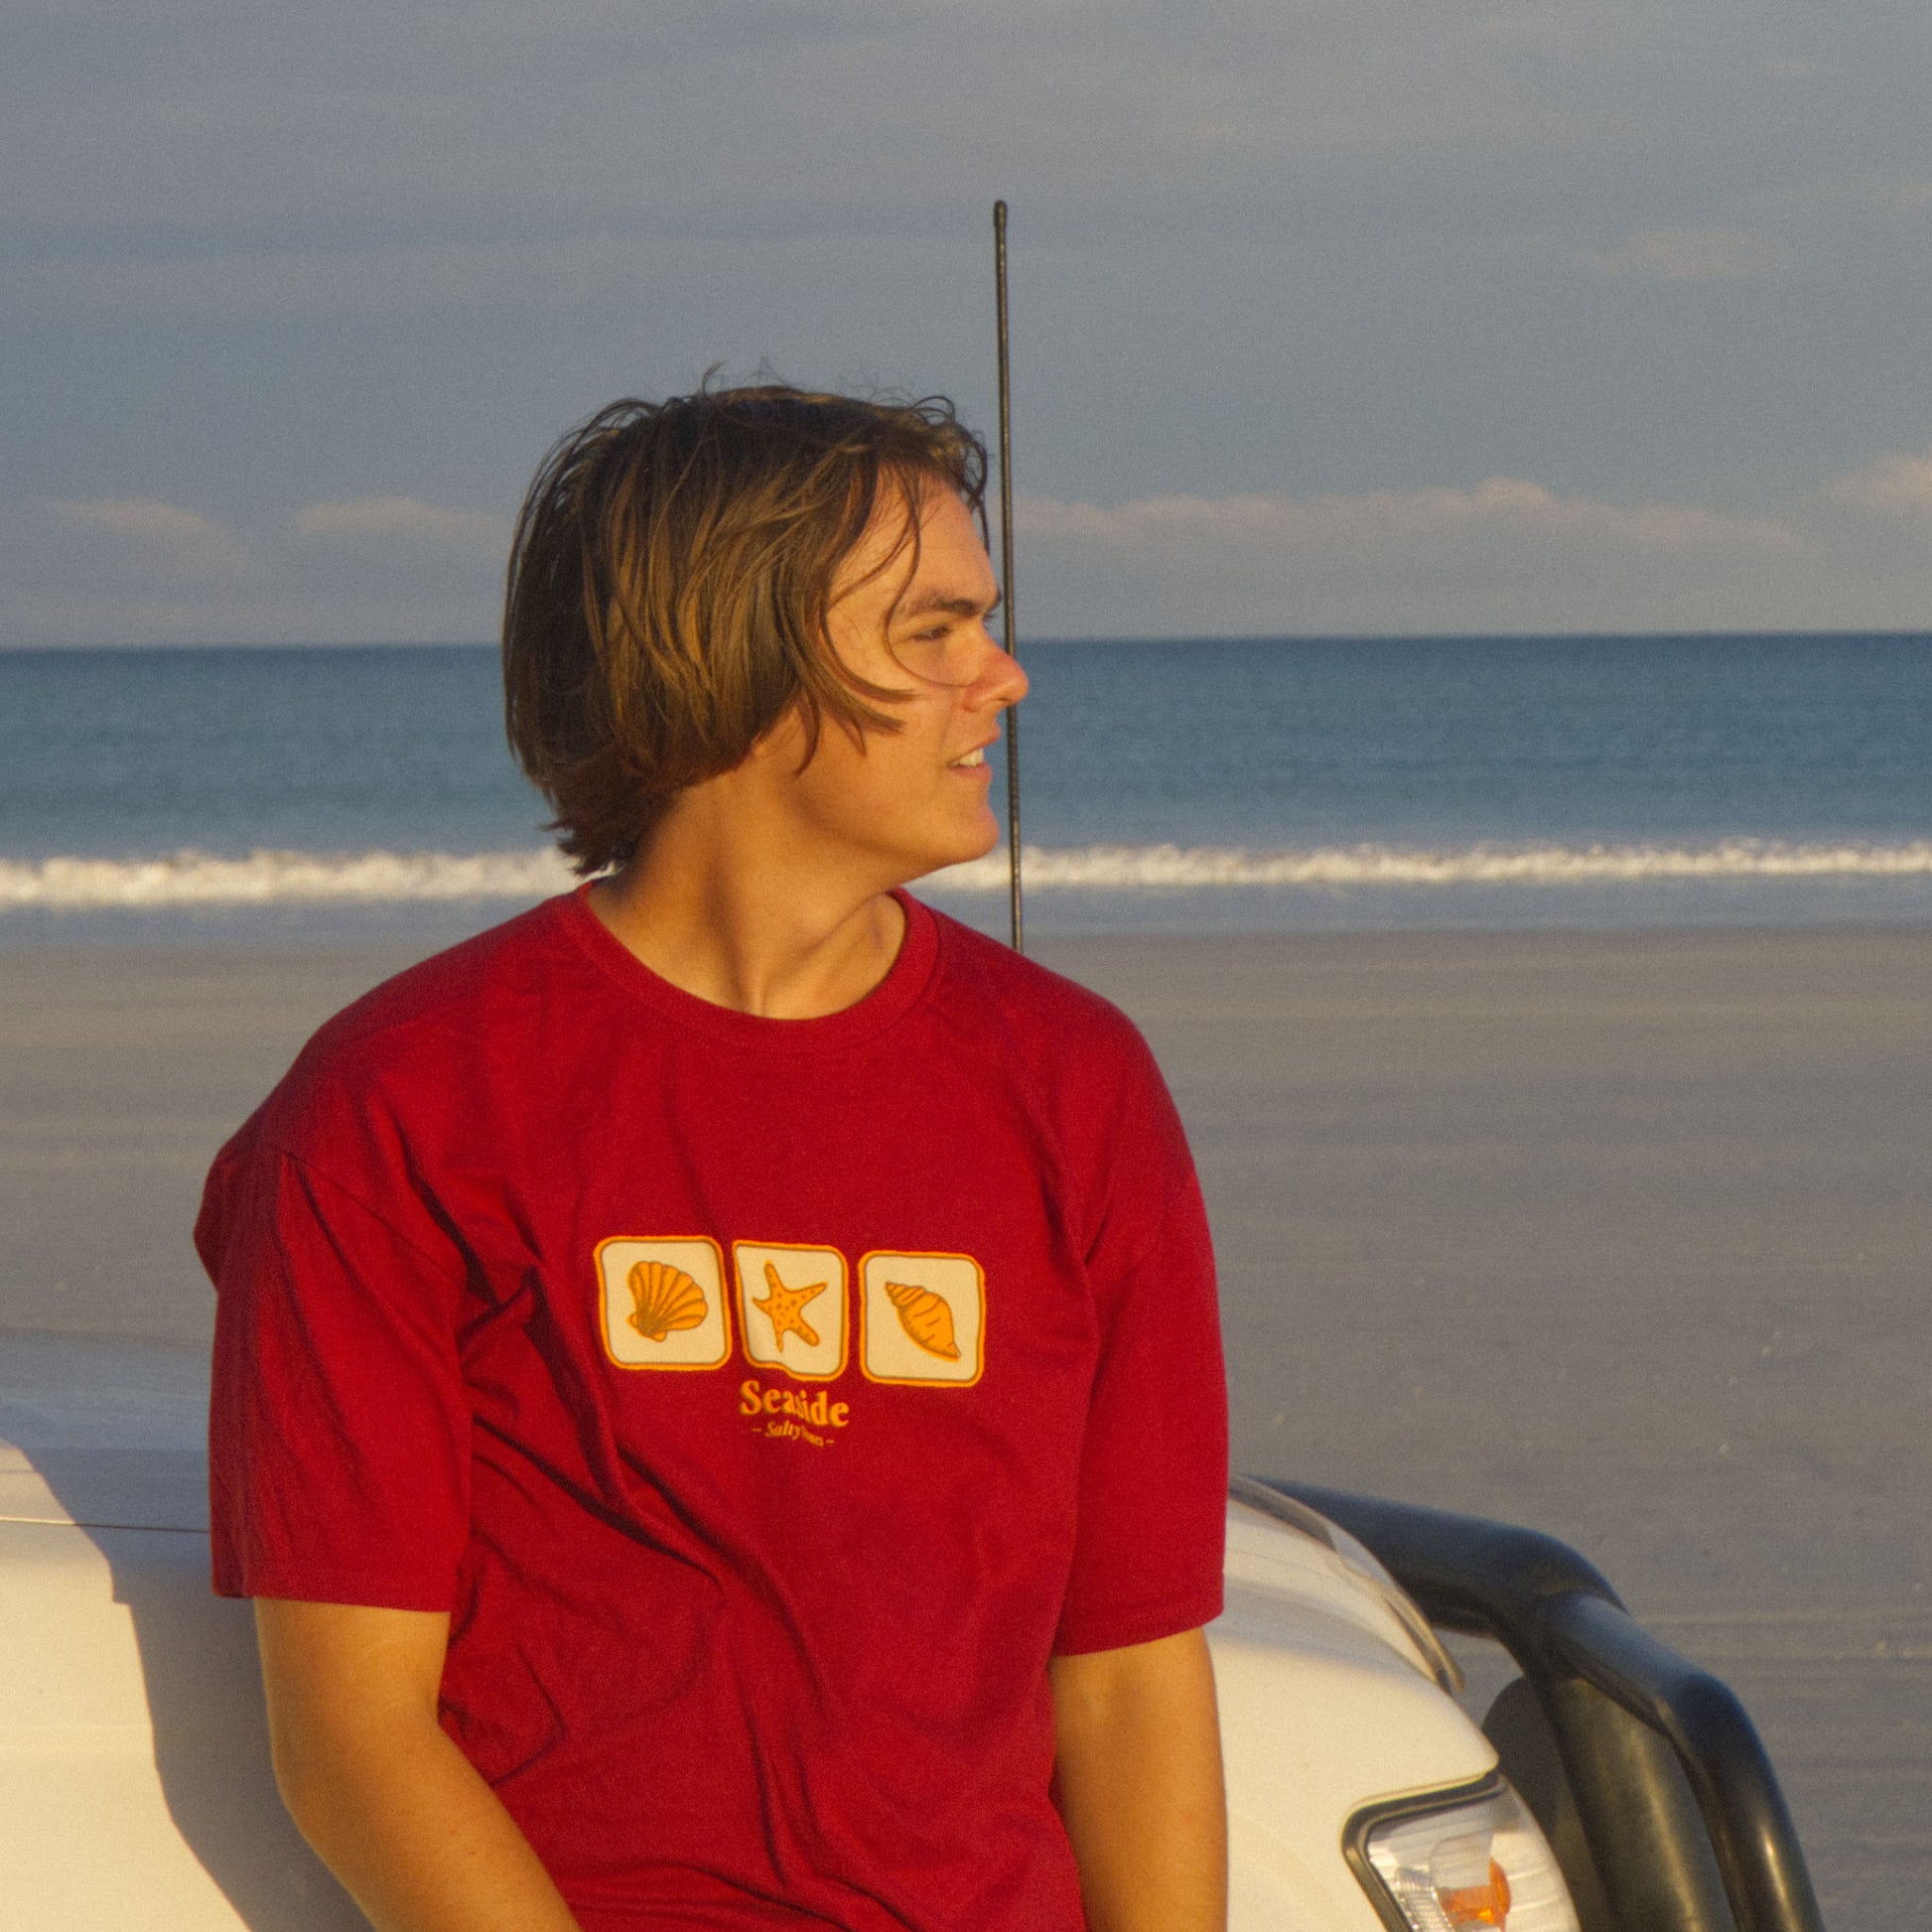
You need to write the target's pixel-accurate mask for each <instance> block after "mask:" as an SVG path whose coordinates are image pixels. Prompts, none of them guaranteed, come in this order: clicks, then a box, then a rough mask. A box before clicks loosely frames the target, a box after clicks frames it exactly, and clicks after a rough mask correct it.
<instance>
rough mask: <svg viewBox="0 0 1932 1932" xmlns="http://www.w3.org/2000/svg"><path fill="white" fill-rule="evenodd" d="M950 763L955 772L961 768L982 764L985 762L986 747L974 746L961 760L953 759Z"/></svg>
mask: <svg viewBox="0 0 1932 1932" xmlns="http://www.w3.org/2000/svg"><path fill="white" fill-rule="evenodd" d="M952 762H953V769H954V770H955V771H956V770H958V769H960V768H961V767H962V766H970V765H975V764H984V763H985V762H986V747H985V746H984V745H976V746H975V747H974V748H973V749H972V750H971V751H970V752H968V753H967V754H966V756H965V757H964V758H963V759H953V761H952Z"/></svg>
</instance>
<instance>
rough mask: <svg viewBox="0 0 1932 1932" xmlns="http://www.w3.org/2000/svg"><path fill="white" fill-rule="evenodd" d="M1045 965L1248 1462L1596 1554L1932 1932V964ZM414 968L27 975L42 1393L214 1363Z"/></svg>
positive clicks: (1858, 1884) (393, 961) (1132, 951)
mask: <svg viewBox="0 0 1932 1932" xmlns="http://www.w3.org/2000/svg"><path fill="white" fill-rule="evenodd" d="M1037 950H1038V952H1039V954H1040V956H1041V957H1042V958H1044V959H1045V960H1046V961H1047V962H1048V963H1049V964H1052V965H1054V966H1057V967H1059V968H1060V969H1062V970H1064V971H1067V972H1070V973H1072V974H1073V975H1074V976H1075V977H1077V978H1080V979H1082V980H1084V981H1086V982H1087V983H1089V984H1091V985H1093V986H1095V987H1098V988H1099V989H1100V990H1102V991H1103V992H1105V993H1107V994H1108V995H1109V996H1110V997H1112V998H1114V999H1115V1000H1117V1001H1118V1002H1119V1003H1120V1004H1121V1005H1122V1006H1124V1007H1125V1008H1126V1009H1127V1010H1128V1011H1129V1012H1130V1013H1131V1014H1133V1015H1134V1017H1135V1018H1136V1019H1137V1020H1138V1021H1139V1022H1140V1023H1141V1025H1142V1026H1143V1028H1144V1029H1145V1030H1146V1032H1147V1033H1148V1035H1149V1037H1150V1038H1151V1039H1152V1041H1153V1042H1154V1045H1155V1048H1156V1050H1157V1051H1158V1053H1159V1054H1160V1057H1161V1060H1162V1063H1163V1065H1164V1066H1165V1067H1166V1069H1167V1071H1168V1075H1169V1078H1170V1080H1171V1082H1172V1083H1173V1088H1174V1092H1175V1095H1176V1097H1177V1099H1178V1101H1179V1103H1180V1107H1181V1110H1182V1113H1183V1115H1184V1116H1185V1118H1186V1120H1187V1123H1188V1127H1189V1131H1190V1133H1191V1135H1192V1138H1193V1143H1194V1148H1195V1152H1196V1156H1197V1159H1198V1161H1199V1165H1200V1169H1201V1173H1202V1178H1203V1181H1204V1184H1205V1187H1206V1191H1207V1196H1208V1202H1209V1207H1210V1210H1211V1212H1212V1215H1213V1220H1214V1225H1215V1230H1216V1240H1217V1245H1218V1249H1219V1253H1220V1259H1221V1266H1222V1276H1223V1285H1224V1286H1223V1294H1224V1301H1225V1309H1226V1317H1225V1318H1226V1330H1227V1338H1228V1344H1229V1363H1230V1374H1231V1379H1232V1387H1233V1395H1234V1415H1235V1446H1236V1461H1237V1465H1238V1466H1240V1467H1243V1468H1246V1469H1251V1470H1255V1471H1257V1472H1261V1473H1270V1474H1284V1475H1295V1476H1301V1477H1306V1478H1308V1479H1311V1480H1314V1481H1320V1482H1325V1483H1330V1484H1334V1485H1336V1486H1341V1487H1349V1488H1357V1489H1365V1490H1371V1491H1377V1492H1381V1493H1386V1494H1390V1495H1397V1496H1405V1497H1409V1498H1413V1499H1415V1500H1419V1501H1425V1502H1432V1503H1440V1504H1443V1505H1447V1506H1450V1507H1454V1508H1460V1509H1467V1510H1472V1511H1475V1512H1478V1513H1483V1514H1489V1515H1497V1516H1505V1517H1511V1518H1515V1519H1517V1520H1521V1521H1525V1522H1529V1523H1533V1524H1535V1525H1537V1526H1538V1527H1540V1528H1544V1529H1547V1530H1550V1531H1553V1532H1555V1533H1556V1534H1558V1535H1560V1536H1562V1537H1564V1538H1566V1539H1567V1540H1569V1541H1571V1542H1573V1543H1575V1544H1577V1545H1578V1546H1579V1547H1580V1548H1582V1549H1583V1550H1584V1551H1585V1552H1586V1553H1587V1555H1589V1556H1590V1557H1591V1558H1592V1559H1593V1560H1594V1561H1595V1562H1596V1563H1597V1564H1598V1565H1599V1567H1601V1568H1602V1569H1603V1570H1604V1571H1605V1572H1606V1573H1607V1574H1608V1576H1609V1577H1610V1578H1611V1580H1612V1581H1613V1582H1614V1583H1615V1584H1616V1585H1617V1586H1618V1587H1619V1588H1620V1589H1621V1590H1622V1591H1623V1593H1624V1595H1625V1597H1626V1599H1627V1600H1628V1601H1629V1603H1630V1604H1631V1607H1632V1608H1633V1609H1634V1610H1636V1611H1637V1613H1638V1614H1639V1615H1641V1616H1643V1617H1644V1618H1645V1619H1646V1620H1648V1621H1649V1622H1651V1623H1652V1624H1653V1625H1654V1626H1655V1627H1656V1628H1657V1629H1658V1630H1659V1631H1660V1632H1661V1633H1662V1634H1664V1635H1665V1636H1667V1637H1668V1638H1669V1639H1670V1640H1671V1641H1673V1642H1675V1643H1677V1644H1678V1645H1679V1646H1680V1647H1681V1648H1683V1649H1685V1650H1686V1651H1688V1652H1690V1653H1691V1654H1693V1655H1694V1656H1697V1657H1699V1658H1701V1659H1703V1660H1705V1661H1707V1662H1708V1663H1710V1664H1711V1665H1712V1666H1714V1667H1715V1668H1716V1669H1718V1670H1719V1671H1720V1672H1721V1673H1722V1674H1724V1675H1725V1677H1727V1678H1728V1679H1729V1680H1730V1681H1731V1682H1732V1683H1733V1684H1734V1685H1735V1687H1736V1688H1737V1689H1738V1690H1739V1691H1740V1693H1741V1694H1742V1695H1743V1696H1744V1698H1745V1700H1746V1703H1747V1704H1748V1705H1749V1707H1750V1709H1751V1711H1752V1713H1753V1715H1754V1716H1755V1717H1756V1719H1757V1720H1758V1723H1759V1725H1760V1728H1761V1729H1762V1731H1763V1733H1764V1736H1765V1739H1766V1742H1767V1743H1768V1745H1769V1746H1770V1749H1771V1752H1772V1755H1773V1758H1774V1760H1775V1761H1776V1763H1777V1764H1778V1766H1779V1769H1780V1771H1781V1773H1782V1775H1783V1777H1784V1779H1785V1783H1786V1789H1787V1794H1788V1796H1789V1797H1790V1799H1791V1802H1792V1805H1793V1809H1794V1811H1795V1812H1796V1814H1797V1818H1798V1822H1799V1826H1800V1829H1801V1832H1802V1833H1803V1836H1804V1839H1805V1842H1806V1846H1807V1850H1808V1852H1809V1854H1810V1856H1811V1860H1812V1863H1813V1868H1814V1874H1815V1876H1816V1877H1817V1879H1818V1881H1819V1885H1820V1890H1821V1893H1822V1895H1823V1899H1824V1904H1825V1910H1826V1915H1827V1918H1828V1921H1829V1922H1830V1923H1831V1924H1832V1925H1833V1926H1834V1927H1835V1928H1841V1932H1850V1929H1851V1928H1858V1927H1869V1928H1873V1932H1876V1929H1877V1928H1880V1927H1885V1926H1890V1925H1893V1924H1900V1923H1904V1922H1907V1919H1908V1916H1909V1915H1910V1914H1912V1913H1915V1912H1916V1911H1917V1909H1918V1906H1919V1901H1920V1898H1921V1896H1922V1892H1923V1886H1924V1882H1925V1878H1926V1875H1927V1873H1928V1872H1929V1871H1932V1823H1928V1820H1932V1527H1928V1508H1927V1498H1928V1497H1932V1294H1928V1259H1929V1258H1932V1008H1929V1007H1928V1003H1927V1001H1926V998H1925V992H1926V986H1927V981H1928V974H1932V930H1918V931H1914V930H1897V931H1856V930H1843V929H1841V930H1813V931H1803V932H1782V933H1769V932H1756V931H1706V932H1697V933H1689V932H1646V933H1631V932H1621V933H1614V934H1602V935H1588V934H1557V933H1531V934H1525V933H1514V934H1455V935H1432V936H1423V935H1347V936H1335V937H1323V938H1296V939H1287V938H1279V937H1270V938H1252V939H1238V938H1237V939H1213V940H1207V939H1132V940H1128V939H1085V940H1078V941H1074V940H1059V941H1045V942H1042V943H1041V944H1040V945H1039V947H1038V948H1037ZM411 956H412V955H411V953H410V952H409V951H408V950H407V949H406V948H399V947H395V946H389V947H382V948H376V947H345V948H328V947H311V948H308V949H305V950H294V949H274V948H261V949H258V950H248V949H239V948H230V949H213V948H209V949H201V950H197V949H193V948H181V949H162V948H154V949H147V950H120V951H114V950H107V949H100V950H72V951H64V952H56V951H40V950H37V951H27V950H21V951H12V952H0V1014H4V1020H0V1036H4V1039H5V1041H6V1051H5V1053H4V1056H0V1227H4V1229H5V1237H4V1243H0V1358H4V1356H5V1353H6V1351H7V1350H8V1349H9V1348H10V1347H11V1349H12V1350H13V1353H14V1360H15V1362H16V1364H18V1363H20V1362H22V1361H24V1360H26V1359H28V1357H29V1356H30V1355H31V1352H32V1350H33V1349H34V1348H36V1347H41V1346H46V1345H48V1344H47V1343H46V1342H44V1341H41V1340H37V1339H35V1337H36V1336H37V1335H38V1336H46V1335H49V1334H55V1335H62V1334H65V1335H112V1336H117V1337H122V1338H138V1339H141V1340H144V1341H147V1342H151V1343H153V1344H156V1345H157V1346H159V1347H163V1348H174V1349H193V1348H197V1347H199V1346H201V1345H203V1344H204V1343H205V1341H206V1337H207V1332H208V1327H209V1322H210V1314H211V1309H210V1299H211V1298H210V1296H209V1292H208V1291H207V1287H206V1285H205V1284H204V1283H203V1282H202V1280H201V1278H200V1276H199V1274H198V1272H197V1270H196V1266H195V1263H194V1259H193V1255H192V1252H191V1250H190V1247H189V1243H188V1227H189V1224H190V1221H191V1219H192V1216H193V1212H194V1204H195V1200H196V1196H197V1193H198V1190H199V1185H200V1178H201V1174H202V1172H203V1170H204V1168H205V1167H206V1165H207V1159H208V1157H209V1156H210V1155H211V1154H212V1152H213V1151H214V1149H215V1147H216V1146H217V1145H218V1144H219V1142H220V1140H221V1139H222V1138H223V1137H224V1136H225V1135H226V1134H227V1133H228V1132H229V1131H230V1130H231V1129H232V1128H233V1127H234V1126H235V1125H236V1124H237V1123H238V1122H239V1121H240V1119H241V1118H242V1117H243V1116H244V1115H245V1114H246V1113H247V1111H248V1110H249V1108H250V1107H251V1106H252V1105H253V1104H254V1102H255V1101H256V1100H257V1099H258V1098H259V1097H260V1095H261V1094H262V1093H263V1092H264V1091H265V1090H266V1088H267V1087H268V1086H269V1085H270V1084H271V1083H272V1081H273V1080H274V1078H275V1076H276V1075H277V1074H278V1073H279V1071H280V1070H281V1068H282V1067H283V1066H284V1065H285V1064H286V1063H287V1061H288V1059H289V1057H290V1055H291V1054H292V1052H293V1051H294V1050H295V1048H296V1046H297V1045H298V1044H299V1043H300V1041H301V1039H302V1038H303V1036H304V1035H306V1034H307V1033H308V1032H309V1031H310V1029H311V1028H313V1027H314V1025H315V1024H316V1023H317V1022H318V1021H319V1020H321V1019H322V1018H323V1017H324V1016H326V1015H327V1014H328V1013H329V1012H330V1011H332V1010H334V1009H335V1008H336V1007H337V1006H340V1005H341V1004H343V1003H344V1002H345V1001H346V1000H347V999H349V998H351V997H352V996H353V995H354V994H355V993H356V992H358V991H359V990H361V989H362V988H363V987H365V986H366V985H368V984H370V983H371V982H372V981H373V980H375V979H377V978H379V977H381V976H383V975H384V974H386V973H387V972H389V971H392V970H394V969H395V968H396V967H398V966H400V965H402V964H403V963H405V962H406V961H407V960H408V959H409V958H410V957H411ZM15 1375H16V1378H17V1376H18V1368H16V1370H15Z"/></svg>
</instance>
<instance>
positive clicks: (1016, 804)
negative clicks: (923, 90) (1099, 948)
mask: <svg viewBox="0 0 1932 1932" xmlns="http://www.w3.org/2000/svg"><path fill="white" fill-rule="evenodd" d="M993 301H994V307H995V309H996V310H997V312H998V316H999V330H998V336H999V356H1000V615H1001V618H1002V620H1003V621H1004V624H1005V636H1004V641H1005V644H1006V650H1007V655H1008V656H1009V657H1016V658H1017V657H1018V656H1019V655H1020V652H1019V649H1018V647H1017V645H1016V643H1015V641H1014V635H1013V367H1012V362H1011V359H1010V357H1009V355H1008V352H1007V205H1006V203H1004V202H995V203H994V204H993ZM1006 732H1007V899H1008V904H1009V906H1010V908H1011V912H1012V919H1013V949H1014V951H1015V952H1017V953H1024V952H1025V951H1026V950H1027V942H1026V922H1025V919H1024V918H1023V916H1022V913H1021V907H1020V713H1019V711H1018V709H1017V708H1016V707H1015V706H1013V705H1009V706H1008V707H1007V717H1006Z"/></svg>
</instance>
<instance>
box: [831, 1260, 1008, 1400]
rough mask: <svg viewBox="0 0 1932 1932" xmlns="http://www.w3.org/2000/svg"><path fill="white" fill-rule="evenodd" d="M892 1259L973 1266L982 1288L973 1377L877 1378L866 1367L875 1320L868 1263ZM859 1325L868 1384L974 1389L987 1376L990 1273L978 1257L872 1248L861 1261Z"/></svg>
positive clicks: (863, 1371) (861, 1360)
mask: <svg viewBox="0 0 1932 1932" xmlns="http://www.w3.org/2000/svg"><path fill="white" fill-rule="evenodd" d="M888 1257H890V1258H891V1259H892V1260H894V1261H967V1262H971V1263H972V1265H973V1280H974V1281H975V1282H976V1283H977V1284H978V1286H979V1296H980V1332H979V1349H978V1358H977V1360H976V1361H975V1362H974V1364H973V1372H972V1374H971V1375H970V1376H967V1377H965V1378H963V1379H962V1378H960V1377H957V1376H950V1375H875V1374H874V1373H873V1372H872V1370H871V1369H870V1368H868V1367H867V1366H866V1350H865V1334H864V1330H865V1328H866V1326H867V1325H868V1324H870V1322H871V1320H872V1315H871V1311H870V1306H871V1302H872V1297H871V1296H870V1295H869V1294H868V1293H867V1292H866V1263H867V1262H869V1261H881V1260H885V1259H887V1258H888ZM881 1286H882V1287H883V1286H884V1284H883V1283H882V1284H881ZM932 1292H933V1293H934V1294H937V1293H938V1291H937V1290H936V1289H935V1290H933V1291H932ZM942 1299H943V1298H942ZM893 1318H894V1320H896V1321H897V1319H898V1316H897V1312H895V1314H894V1317H893ZM859 1322H860V1329H861V1333H860V1347H859V1373H860V1374H861V1375H863V1376H864V1377H865V1378H866V1380H867V1381H868V1382H877V1383H879V1384H880V1385H881V1386H882V1387H892V1388H900V1389H970V1388H973V1387H974V1386H975V1385H976V1384H977V1383H978V1382H979V1379H980V1377H981V1376H983V1375H984V1374H985V1373H986V1270H985V1269H984V1268H982V1267H981V1266H980V1263H979V1257H978V1256H977V1255H955V1254H946V1253H944V1252H942V1251H940V1250H938V1249H923V1250H920V1251H919V1252H918V1253H914V1252H913V1251H912V1250H911V1249H909V1248H868V1249H867V1250H866V1252H865V1253H864V1254H863V1255H861V1256H860V1257H859Z"/></svg>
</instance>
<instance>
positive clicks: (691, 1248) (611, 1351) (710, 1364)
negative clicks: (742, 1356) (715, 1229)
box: [597, 1235, 732, 1368]
mask: <svg viewBox="0 0 1932 1932" xmlns="http://www.w3.org/2000/svg"><path fill="white" fill-rule="evenodd" d="M597 1275H598V1283H599V1287H600V1288H601V1290H602V1293H601V1294H600V1295H599V1297H598V1314H599V1317H600V1322H601V1326H602V1328H603V1333H604V1352H605V1354H606V1355H607V1356H609V1357H610V1359H611V1360H612V1361H613V1362H615V1363H616V1364H617V1365H618V1367H620V1368H722V1367H723V1366H724V1365H725V1363H726V1362H728V1361H729V1360H730V1359H731V1352H732V1337H731V1319H730V1317H729V1316H728V1315H727V1314H726V1312H725V1257H724V1253H723V1251H722V1250H721V1249H720V1248H719V1246H718V1244H717V1242H715V1241H713V1240H710V1239H708V1238H707V1237H706V1236H703V1235H685V1236H675V1237H671V1238H663V1239H660V1238H658V1237H655V1236H637V1235H613V1236H612V1237H611V1238H610V1239H609V1240H607V1241H600V1242H599V1243H598V1244H597Z"/></svg>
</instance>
